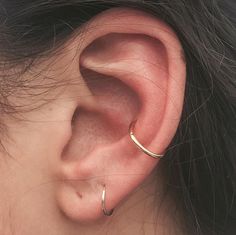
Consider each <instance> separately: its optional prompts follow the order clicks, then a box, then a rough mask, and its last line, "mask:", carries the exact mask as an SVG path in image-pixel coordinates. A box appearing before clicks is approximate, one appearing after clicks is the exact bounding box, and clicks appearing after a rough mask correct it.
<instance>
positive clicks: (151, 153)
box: [129, 120, 164, 159]
mask: <svg viewBox="0 0 236 235" xmlns="http://www.w3.org/2000/svg"><path fill="white" fill-rule="evenodd" d="M136 122H137V120H135V121H133V122H131V123H130V126H129V134H130V138H131V139H132V140H133V142H134V143H135V144H136V146H137V147H138V148H139V149H141V150H142V151H143V152H144V153H145V154H147V155H148V156H150V157H153V158H155V159H157V158H162V157H163V156H164V155H162V154H157V153H154V152H151V151H149V150H148V149H146V148H145V147H144V146H143V145H142V144H141V143H140V142H139V141H138V140H137V138H136V137H135V136H134V126H135V123H136Z"/></svg>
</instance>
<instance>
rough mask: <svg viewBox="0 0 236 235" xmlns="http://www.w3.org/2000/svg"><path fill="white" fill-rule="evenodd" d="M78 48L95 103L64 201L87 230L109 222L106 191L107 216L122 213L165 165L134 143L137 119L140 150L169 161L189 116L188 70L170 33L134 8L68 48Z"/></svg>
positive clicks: (73, 149) (105, 19) (68, 169)
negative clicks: (118, 210) (126, 203)
mask: <svg viewBox="0 0 236 235" xmlns="http://www.w3.org/2000/svg"><path fill="white" fill-rule="evenodd" d="M81 37H82V40H81ZM78 45H79V49H78V50H77V51H76V57H78V58H79V61H80V75H81V79H83V80H84V81H85V82H86V89H87V90H88V94H89V95H90V98H91V97H92V98H93V99H90V101H89V102H90V103H89V102H87V103H86V102H84V103H83V102H81V104H80V107H78V113H77V114H78V115H75V117H74V123H73V130H72V135H71V137H70V141H68V142H67V143H66V147H65V150H64V152H63V155H62V156H61V161H60V166H59V174H60V177H61V178H62V179H63V182H62V183H61V185H60V186H59V189H58V194H57V199H58V205H59V207H60V209H61V211H62V212H63V213H64V215H66V216H67V217H68V218H70V219H71V220H75V221H78V222H80V221H90V220H94V219H98V218H100V217H102V216H103V213H102V208H101V200H102V191H103V186H104V185H105V186H106V201H105V203H106V208H107V210H111V209H112V208H119V206H121V205H122V201H124V200H125V199H126V198H127V196H128V195H130V194H131V193H132V192H133V191H134V190H135V189H136V188H137V187H138V186H139V185H140V184H141V183H142V182H143V181H144V180H145V179H146V178H147V177H148V176H149V175H150V173H151V172H152V171H153V169H154V168H155V167H156V166H157V164H158V162H159V160H158V159H154V158H152V157H150V156H148V155H146V154H145V153H143V152H142V151H140V149H139V148H137V146H136V145H135V144H134V143H133V142H132V140H131V139H130V136H129V131H128V130H129V125H130V123H131V122H132V121H133V120H136V119H137V122H136V125H135V136H136V138H137V139H138V140H139V142H141V143H142V145H143V146H145V148H147V149H148V150H150V151H152V152H155V153H158V154H161V153H165V150H166V149H167V147H168V145H169V144H170V142H171V140H172V138H173V137H174V135H175V133H176V130H177V127H178V125H179V121H180V117H181V113H182V107H183V98H184V89H185V79H186V71H185V67H186V66H185V63H184V60H183V52H182V48H181V45H180V42H179V40H178V38H177V36H176V34H175V33H174V32H173V31H172V30H171V29H170V27H169V26H168V25H167V24H165V23H163V22H162V21H161V20H159V19H157V18H156V17H153V16H151V15H149V14H147V13H143V12H141V11H138V10H132V9H128V8H123V9H122V8H116V9H112V10H108V11H105V12H103V13H101V14H99V15H98V16H96V17H95V18H93V19H92V20H91V21H90V22H89V23H88V24H87V25H86V27H85V28H84V30H83V35H82V36H80V37H76V38H74V39H73V41H72V40H71V41H70V42H69V43H68V44H67V46H68V47H70V48H74V47H76V46H78ZM72 51H73V50H72ZM94 78H96V79H94ZM91 100H92V101H91Z"/></svg>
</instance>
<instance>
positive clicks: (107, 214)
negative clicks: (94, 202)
mask: <svg viewBox="0 0 236 235" xmlns="http://www.w3.org/2000/svg"><path fill="white" fill-rule="evenodd" d="M105 201H106V186H105V185H104V186H103V191H102V211H103V214H104V215H105V216H111V215H112V214H113V211H114V209H112V210H110V211H108V210H107V209H106V205H105Z"/></svg>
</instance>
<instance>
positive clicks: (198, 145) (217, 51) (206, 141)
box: [0, 0, 236, 235]
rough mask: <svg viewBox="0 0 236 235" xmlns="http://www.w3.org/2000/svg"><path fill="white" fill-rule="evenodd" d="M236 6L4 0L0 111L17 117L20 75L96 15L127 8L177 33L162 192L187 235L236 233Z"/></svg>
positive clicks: (0, 7)
mask: <svg viewBox="0 0 236 235" xmlns="http://www.w3.org/2000/svg"><path fill="white" fill-rule="evenodd" d="M235 5H236V4H235V1H234V0H231V1H229V0H228V1H227V0H224V1H223V0H205V1H204V0H188V1H185V0H147V1H143V0H114V1H111V0H97V1H96V0H54V1H46V0H34V1H32V0H21V1H16V0H15V1H14V0H11V1H9V0H2V1H1V3H0V72H1V73H0V74H1V75H0V82H1V86H0V108H1V109H0V110H1V113H2V114H3V115H4V114H13V113H14V112H18V110H17V108H19V107H15V106H14V104H11V103H10V102H9V99H8V96H10V95H11V94H12V91H13V90H16V88H22V89H27V85H26V83H25V82H26V81H24V80H22V79H21V76H20V75H22V74H23V73H24V72H26V71H27V70H28V69H30V68H31V66H32V65H33V63H34V61H35V60H36V59H38V58H44V57H46V56H48V55H51V54H53V53H55V51H56V49H57V48H59V47H60V46H62V45H63V43H65V41H66V40H67V39H68V38H69V37H70V36H71V34H72V33H74V32H75V30H78V32H79V29H80V27H81V26H82V25H83V24H84V23H86V22H87V21H88V20H89V19H90V18H91V17H93V16H95V15H96V14H98V13H99V12H102V11H104V10H106V9H109V8H112V7H116V6H117V7H121V6H126V7H132V8H136V9H141V10H143V11H146V12H148V13H150V14H152V15H154V16H158V17H159V18H161V19H163V20H164V21H165V22H167V23H168V24H169V25H170V26H171V27H172V28H173V29H174V30H175V32H176V33H177V35H178V37H179V39H180V41H181V43H182V46H183V48H184V52H185V58H186V63H187V84H186V94H185V102H184V109H183V115H182V119H181V122H180V125H179V128H178V131H177V133H176V135H175V137H174V139H173V141H172V143H171V145H170V146H169V148H168V151H167V154H166V157H165V158H164V159H163V160H162V163H161V164H162V166H163V168H164V171H165V174H166V178H165V179H166V180H165V182H166V184H167V189H168V194H169V195H171V197H173V199H174V200H175V202H176V204H178V205H180V206H179V207H182V211H183V214H184V218H183V219H184V220H185V221H186V225H187V230H188V231H189V232H188V234H191V235H194V234H197V235H201V234H202V235H203V234H204V235H213V234H229V235H232V234H235V233H236V228H235V227H236V225H235V222H236V203H235V193H236V188H235V187H236V185H235V184H236V147H235V146H236V145H235V140H236V80H235V68H236V66H235V56H236V53H235V42H236V40H235V39H236V31H235V18H234V17H235V15H234V14H235ZM14 68H21V69H19V70H18V69H14ZM12 70H13V71H14V72H13V73H10V72H9V71H12ZM52 87H53V86H52Z"/></svg>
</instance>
